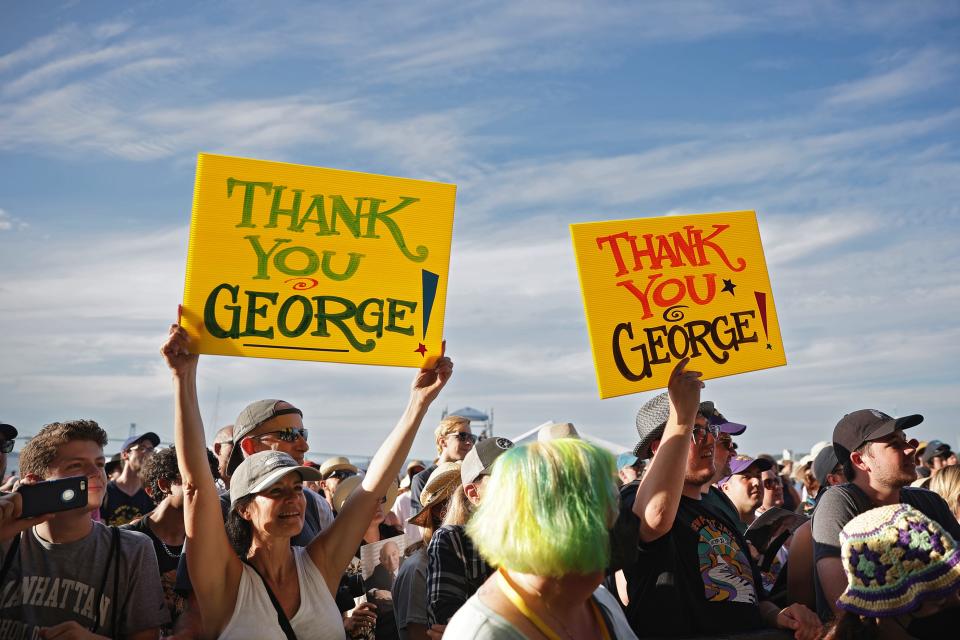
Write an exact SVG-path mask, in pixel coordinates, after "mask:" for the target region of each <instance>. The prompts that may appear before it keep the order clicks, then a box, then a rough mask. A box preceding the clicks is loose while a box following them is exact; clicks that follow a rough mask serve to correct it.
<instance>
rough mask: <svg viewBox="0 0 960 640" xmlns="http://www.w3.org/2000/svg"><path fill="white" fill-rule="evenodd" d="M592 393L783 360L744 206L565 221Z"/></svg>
mask: <svg viewBox="0 0 960 640" xmlns="http://www.w3.org/2000/svg"><path fill="white" fill-rule="evenodd" d="M570 232H571V235H572V236H573V249H574V252H575V253H576V257H577V268H578V270H579V272H580V288H581V290H582V292H583V305H584V308H585V310H586V315H587V328H588V330H589V332H590V343H591V346H592V347H593V360H594V365H595V366H596V371H597V383H598V385H599V387H600V397H601V398H611V397H614V396H622V395H626V394H628V393H634V392H637V391H646V390H649V389H660V388H663V387H666V386H667V380H668V378H669V376H670V372H671V370H672V369H673V367H674V365H675V364H676V362H677V360H680V359H682V358H684V357H687V356H689V357H690V358H691V362H690V364H689V365H688V368H690V369H694V370H697V371H702V372H703V377H704V378H718V377H721V376H729V375H733V374H735V373H743V372H745V371H755V370H757V369H767V368H770V367H777V366H781V365H784V364H786V363H787V359H786V356H785V354H784V352H783V341H782V339H781V336H780V325H779V324H778V322H777V311H776V309H775V308H774V305H773V293H772V291H771V289H770V278H769V276H768V275H767V263H766V260H764V257H763V246H762V245H761V243H760V231H759V229H758V228H757V217H756V214H754V212H753V211H736V212H730V213H709V214H701V215H690V216H665V217H662V218H637V219H634V220H612V221H607V222H587V223H581V224H572V225H570Z"/></svg>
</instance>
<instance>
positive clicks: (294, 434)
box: [253, 427, 307, 442]
mask: <svg viewBox="0 0 960 640" xmlns="http://www.w3.org/2000/svg"><path fill="white" fill-rule="evenodd" d="M264 436H273V437H275V438H276V439H277V440H282V441H284V442H296V441H297V438H303V441H304V442H306V441H307V430H306V429H304V428H297V427H288V428H286V429H280V430H279V431H269V432H267V433H261V434H260V435H258V436H253V437H254V438H257V439H260V438H262V437H264Z"/></svg>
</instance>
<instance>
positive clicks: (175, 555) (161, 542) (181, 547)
mask: <svg viewBox="0 0 960 640" xmlns="http://www.w3.org/2000/svg"><path fill="white" fill-rule="evenodd" d="M157 542H159V543H160V546H161V547H163V550H164V551H166V552H167V555H168V556H170V557H171V558H179V557H180V556H181V555H183V545H180V553H174V552H173V551H170V547H168V546H167V543H165V542H164V541H163V540H161V539H160V538H157Z"/></svg>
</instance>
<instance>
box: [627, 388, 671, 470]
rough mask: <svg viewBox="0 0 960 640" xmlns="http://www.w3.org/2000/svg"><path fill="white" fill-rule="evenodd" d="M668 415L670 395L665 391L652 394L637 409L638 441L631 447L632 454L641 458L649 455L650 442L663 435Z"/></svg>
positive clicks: (643, 458)
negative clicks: (638, 409)
mask: <svg viewBox="0 0 960 640" xmlns="http://www.w3.org/2000/svg"><path fill="white" fill-rule="evenodd" d="M669 417H670V396H669V395H667V393H666V392H664V393H661V394H660V395H658V396H654V397H653V398H651V399H650V400H647V403H646V404H645V405H643V406H642V407H640V411H637V434H638V435H639V436H640V442H638V443H637V446H635V447H634V448H633V455H635V456H637V457H638V458H640V459H641V460H646V459H647V458H649V457H650V456H651V454H650V444H651V443H653V441H654V440H659V439H660V438H662V437H663V430H664V429H665V428H666V427H667V418H669Z"/></svg>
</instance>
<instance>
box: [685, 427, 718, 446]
mask: <svg viewBox="0 0 960 640" xmlns="http://www.w3.org/2000/svg"><path fill="white" fill-rule="evenodd" d="M708 433H709V434H710V435H712V436H713V438H714V440H716V438H717V434H719V433H720V427H718V426H717V425H715V424H708V425H707V426H705V427H701V426H700V425H694V427H693V433H692V435H693V441H694V442H696V443H697V444H701V443H703V442H706V440H707V434H708Z"/></svg>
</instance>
